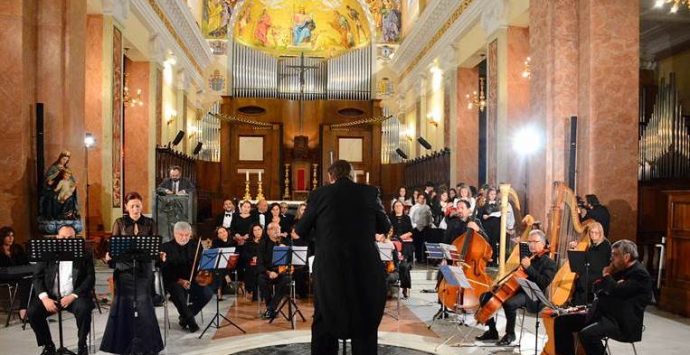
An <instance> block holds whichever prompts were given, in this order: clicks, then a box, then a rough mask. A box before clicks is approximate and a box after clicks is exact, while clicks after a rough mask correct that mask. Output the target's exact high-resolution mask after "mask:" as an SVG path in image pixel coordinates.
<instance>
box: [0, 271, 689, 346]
mask: <svg viewBox="0 0 690 355" xmlns="http://www.w3.org/2000/svg"><path fill="white" fill-rule="evenodd" d="M107 276H109V270H107V269H104V268H100V267H99V268H98V271H97V280H98V281H97V285H96V287H97V291H98V292H105V290H106V283H105V279H106V277H107ZM432 280H434V278H433V275H431V274H427V272H426V271H424V270H421V268H418V269H417V270H414V271H413V290H412V293H411V297H410V298H409V299H407V300H403V301H402V307H401V315H400V320H399V321H396V320H395V319H393V318H392V317H391V316H390V315H384V319H383V321H382V325H381V327H380V329H379V343H380V344H383V345H394V346H398V347H403V348H407V349H415V350H419V351H423V352H429V353H437V354H508V353H523V354H534V341H535V337H534V326H535V324H534V323H535V322H534V319H535V318H534V317H533V316H527V318H526V320H525V326H524V335H523V339H522V342H521V344H522V345H523V347H522V348H521V349H520V350H518V349H516V348H515V349H513V348H509V349H501V348H495V347H486V348H479V347H476V346H474V343H473V342H470V341H469V340H470V339H473V338H474V336H475V335H477V334H480V332H482V331H483V328H481V327H475V326H474V324H475V323H474V321H473V319H472V317H471V316H468V317H466V321H467V324H468V325H467V326H465V325H456V324H454V323H452V322H449V321H447V320H442V321H436V322H434V323H433V325H432V327H431V329H430V330H429V329H427V326H428V324H430V323H431V318H432V316H433V315H434V313H435V312H436V311H437V309H438V307H437V305H436V303H435V301H434V300H435V298H436V294H434V293H422V292H421V291H422V290H423V289H432V288H433V286H434V284H435V281H432ZM234 303H235V302H234V297H228V296H226V299H225V300H223V301H221V302H220V311H221V313H223V314H227V315H229V317H230V319H231V320H233V321H234V322H237V323H238V324H239V325H240V326H242V327H243V328H245V330H247V332H248V334H242V333H241V332H240V331H238V330H237V329H235V328H232V327H226V328H222V329H220V330H217V331H216V330H214V329H211V330H209V332H207V334H205V335H204V336H203V338H202V339H198V336H199V334H200V332H197V333H195V334H190V333H188V332H185V331H183V330H181V329H180V328H179V326H178V325H177V322H176V321H175V320H177V312H176V311H175V309H174V307H173V306H172V305H170V307H169V310H170V318H171V320H173V321H172V322H171V324H172V328H171V329H170V330H169V331H168V336H167V347H166V350H165V351H164V353H165V354H190V355H202V354H203V355H206V354H209V355H210V354H234V353H237V352H240V351H246V350H250V349H257V348H262V347H267V346H274V345H284V344H295V343H309V341H310V330H309V324H310V323H309V321H310V317H311V312H312V311H311V304H310V303H309V302H301V303H300V307H301V309H302V312H303V313H304V316H305V317H306V318H307V322H306V323H303V322H301V321H299V322H297V328H296V330H291V329H290V325H289V323H288V322H287V321H285V320H284V319H277V320H276V321H275V322H274V324H271V325H267V324H266V321H261V320H259V319H258V314H259V308H258V306H257V304H256V303H253V304H251V303H248V301H245V300H240V302H239V306H238V307H234ZM389 305H394V304H393V303H392V302H389ZM107 311H108V310H107V309H104V314H98V311H94V312H95V314H94V328H95V332H94V341H93V343H94V344H95V346H96V347H97V346H98V345H99V344H100V341H101V337H102V335H103V331H104V328H105V323H106V318H107ZM156 313H157V315H158V318H159V323H160V324H161V326H162V325H163V324H164V321H163V308H157V309H156ZM214 313H215V302H211V303H209V304H208V305H207V306H206V308H205V309H204V310H203V315H204V319H203V325H204V326H205V325H206V324H207V323H208V322H209V321H210V318H211V317H212V315H213V314H214ZM499 314H502V313H501V312H499ZM3 316H4V315H3ZM197 322H198V323H199V325H202V320H201V317H198V318H197ZM518 322H519V321H518ZM498 324H499V325H498V328H499V330H501V329H502V327H503V326H504V319H503V318H502V317H501V318H499V323H498ZM645 325H646V330H645V332H644V334H643V341H642V342H641V343H639V344H637V351H638V354H640V355H642V354H655V353H658V354H661V353H663V354H678V355H681V354H683V355H685V354H688V353H690V345H688V342H687V340H688V339H690V320H689V319H687V318H682V317H678V316H675V315H670V314H667V313H664V312H660V311H658V310H656V309H655V308H653V307H649V308H648V312H647V313H646V315H645ZM51 329H52V330H53V338H54V340H55V341H57V324H56V323H54V322H51ZM64 329H65V343H66V345H67V346H68V347H70V348H72V349H74V348H75V347H76V326H75V323H74V318H73V317H72V316H71V315H70V314H67V315H66V316H65V322H64ZM202 329H203V326H202ZM453 335H454V336H455V337H454V338H453V339H451V340H450V341H449V342H448V343H449V344H451V345H453V344H457V343H469V344H464V345H472V346H466V347H454V346H448V345H442V344H443V343H444V342H445V341H446V339H447V337H449V336H453ZM545 340H546V339H545V336H544V332H543V327H542V328H540V329H539V337H538V343H539V346H538V350H539V352H540V350H541V347H542V346H543V345H544V342H545ZM283 349H287V350H290V349H292V347H287V348H283ZM40 350H41V349H39V348H38V347H37V346H36V342H35V338H34V336H33V332H32V331H31V329H30V328H29V327H27V329H26V330H22V328H21V326H20V325H19V324H18V322H17V321H13V323H12V325H11V326H10V327H9V328H0V354H18V355H23V354H39V353H40ZM611 350H612V352H613V353H614V354H632V348H631V347H630V345H629V344H620V343H615V342H612V343H611ZM271 353H274V352H271ZM283 353H285V354H288V353H290V354H293V352H283ZM299 353H300V352H294V354H299ZM402 353H404V352H392V353H391V354H402ZM100 354H103V353H100ZM252 354H261V352H258V353H252Z"/></svg>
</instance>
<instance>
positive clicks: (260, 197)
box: [256, 181, 264, 201]
mask: <svg viewBox="0 0 690 355" xmlns="http://www.w3.org/2000/svg"><path fill="white" fill-rule="evenodd" d="M262 185H263V182H261V181H259V182H258V183H257V190H256V200H257V201H261V200H263V199H264V190H263V186H262Z"/></svg>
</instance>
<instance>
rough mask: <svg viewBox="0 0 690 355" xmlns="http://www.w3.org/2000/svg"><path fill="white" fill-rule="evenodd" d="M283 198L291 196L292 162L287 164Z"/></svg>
mask: <svg viewBox="0 0 690 355" xmlns="http://www.w3.org/2000/svg"><path fill="white" fill-rule="evenodd" d="M283 198H284V199H289V198H290V164H287V163H286V164H285V192H283Z"/></svg>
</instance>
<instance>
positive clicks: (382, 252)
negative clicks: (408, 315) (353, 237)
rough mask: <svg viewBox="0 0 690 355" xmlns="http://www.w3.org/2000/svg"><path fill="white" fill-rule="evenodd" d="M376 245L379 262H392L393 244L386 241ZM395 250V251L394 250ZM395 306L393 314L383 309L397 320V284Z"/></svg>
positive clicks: (398, 307)
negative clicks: (394, 313)
mask: <svg viewBox="0 0 690 355" xmlns="http://www.w3.org/2000/svg"><path fill="white" fill-rule="evenodd" d="M376 247H377V248H378V250H379V258H381V262H383V263H384V265H385V264H386V263H388V262H394V260H393V253H394V250H395V245H393V243H391V244H388V243H385V244H384V243H376ZM396 252H397V251H396ZM386 290H388V282H387V281H386ZM386 293H387V291H386ZM397 300H398V301H397V308H396V315H393V314H392V313H391V312H387V311H385V310H384V312H385V313H386V314H388V315H389V316H391V317H392V318H393V319H395V320H399V318H400V286H399V285H398V297H397Z"/></svg>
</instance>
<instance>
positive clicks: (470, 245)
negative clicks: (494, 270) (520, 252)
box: [437, 228, 493, 309]
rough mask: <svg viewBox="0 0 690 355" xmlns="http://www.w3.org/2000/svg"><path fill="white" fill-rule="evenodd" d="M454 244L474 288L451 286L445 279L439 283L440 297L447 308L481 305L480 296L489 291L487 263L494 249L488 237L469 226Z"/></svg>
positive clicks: (465, 307) (489, 281) (489, 278)
mask: <svg viewBox="0 0 690 355" xmlns="http://www.w3.org/2000/svg"><path fill="white" fill-rule="evenodd" d="M453 246H455V248H456V249H457V251H458V254H459V264H460V266H461V267H462V271H463V272H464V273H465V276H466V277H467V280H468V281H469V282H470V283H471V284H472V289H462V288H460V287H459V286H451V285H450V284H448V282H446V280H445V279H443V280H441V281H440V282H439V285H438V291H437V293H438V298H439V300H440V301H441V303H442V304H443V305H444V306H446V307H447V308H450V309H454V308H455V307H456V306H458V300H459V299H460V298H461V297H462V301H461V302H460V303H459V304H460V305H461V306H462V308H463V309H468V308H474V307H478V306H479V296H480V295H481V294H482V293H484V292H487V291H489V288H490V287H491V281H492V279H491V277H489V276H488V275H487V274H486V263H487V262H488V261H489V260H491V257H492V255H493V250H492V249H491V245H490V244H489V243H488V242H487V241H486V239H485V238H484V237H483V236H482V235H481V234H480V233H479V232H477V231H475V230H474V229H472V228H467V231H466V232H465V234H463V235H461V236H459V237H457V238H455V240H454V241H453Z"/></svg>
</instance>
